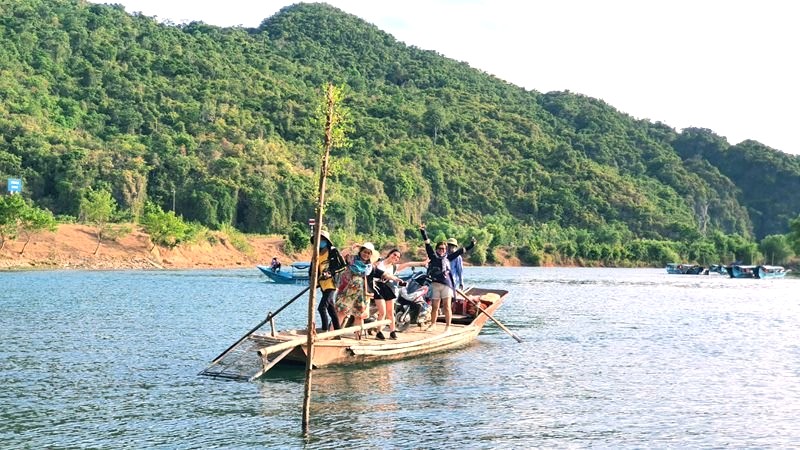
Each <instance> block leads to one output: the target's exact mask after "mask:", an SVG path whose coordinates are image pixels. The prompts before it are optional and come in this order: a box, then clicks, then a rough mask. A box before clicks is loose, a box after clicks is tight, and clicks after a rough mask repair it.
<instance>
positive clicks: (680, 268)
mask: <svg viewBox="0 0 800 450" xmlns="http://www.w3.org/2000/svg"><path fill="white" fill-rule="evenodd" d="M704 272H705V268H704V267H703V266H700V265H697V264H678V263H667V273H670V274H674V275H700V274H702V273H704Z"/></svg>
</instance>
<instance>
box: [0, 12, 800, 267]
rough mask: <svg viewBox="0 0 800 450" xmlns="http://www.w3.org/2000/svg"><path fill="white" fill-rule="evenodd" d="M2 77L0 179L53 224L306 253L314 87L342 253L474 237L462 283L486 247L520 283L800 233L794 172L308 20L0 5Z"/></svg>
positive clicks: (786, 163) (352, 25)
mask: <svg viewBox="0 0 800 450" xmlns="http://www.w3.org/2000/svg"><path fill="white" fill-rule="evenodd" d="M532 57H535V54H534V55H532ZM0 69H2V70H0V98H2V101H1V102H0V180H5V178H7V177H9V176H15V177H17V176H18V177H21V178H23V179H24V182H25V184H24V187H25V191H24V195H26V196H27V197H28V198H30V199H32V200H33V201H34V202H35V203H36V204H37V205H39V206H41V207H44V208H47V209H49V210H51V211H52V212H53V213H55V214H57V215H70V216H77V215H78V208H79V204H80V200H81V198H83V197H84V196H85V195H86V193H87V191H88V190H89V189H90V188H92V189H95V190H97V189H106V190H109V191H110V192H111V193H112V194H113V196H114V198H115V199H116V200H117V203H118V204H119V205H120V207H121V209H122V210H123V211H125V214H126V215H127V217H122V218H121V219H126V218H127V219H133V220H136V219H137V218H138V216H139V215H140V214H141V212H142V210H143V207H144V204H145V202H146V201H152V202H154V203H156V204H158V205H159V206H161V207H162V208H163V209H164V210H171V209H172V208H173V204H174V208H175V211H176V213H178V214H179V215H181V216H182V217H183V218H184V219H185V220H188V221H194V222H197V223H199V224H202V225H205V226H207V227H210V228H220V227H223V226H226V225H233V226H234V227H236V228H238V229H239V230H241V231H244V232H250V233H282V234H290V233H291V232H292V230H294V231H295V232H300V231H303V232H304V231H305V229H306V227H305V222H306V220H307V219H308V218H309V217H312V215H313V211H314V202H315V188H316V182H317V170H318V165H319V159H320V158H319V155H320V141H321V138H322V136H321V132H322V126H321V124H320V123H319V122H318V119H317V117H318V115H317V113H316V108H317V105H318V104H319V102H320V99H321V86H322V85H323V84H324V83H326V82H329V81H330V82H333V83H334V84H336V85H339V86H343V87H345V88H346V92H347V99H346V100H347V107H348V108H349V110H350V111H351V115H352V120H353V125H354V129H353V130H352V132H350V134H349V139H350V141H351V142H352V146H351V147H350V148H348V149H346V150H335V151H334V152H333V154H332V157H333V170H332V173H331V178H330V183H329V193H328V197H327V200H328V203H327V207H326V222H327V224H328V226H329V227H330V228H331V229H332V230H333V231H334V235H335V236H338V237H339V238H341V239H345V238H347V239H349V238H355V237H369V238H370V239H373V240H376V241H378V242H384V241H397V240H402V239H405V238H413V239H416V234H415V231H414V230H415V228H416V226H417V225H418V224H419V223H421V222H426V223H428V224H429V229H431V230H433V231H434V232H435V234H439V235H448V236H453V235H454V236H456V237H459V238H461V239H464V238H466V237H468V236H470V235H476V236H477V237H478V238H479V241H480V242H481V245H480V246H479V251H478V252H477V253H476V254H475V255H474V258H476V262H483V261H484V260H486V259H488V260H490V261H491V260H492V258H493V254H494V253H493V252H494V251H495V250H496V249H500V248H502V249H507V250H509V251H512V252H514V253H515V254H517V255H519V256H520V257H521V258H522V259H523V260H524V261H525V262H529V263H533V264H536V263H541V262H543V261H544V260H550V261H556V262H558V261H567V260H595V261H602V262H605V263H608V264H633V263H639V262H647V263H655V262H663V261H664V260H668V259H677V258H682V259H683V258H689V259H695V260H698V261H701V260H708V261H706V262H709V263H710V262H717V260H718V259H719V260H721V259H723V258H731V257H732V256H734V255H736V256H738V255H741V254H744V253H748V252H749V253H751V254H752V246H753V244H752V240H753V239H761V238H763V237H764V236H766V235H769V234H783V233H786V232H788V230H789V223H788V221H789V220H790V219H792V218H795V217H798V214H800V198H798V196H792V195H789V194H787V192H796V191H797V185H798V184H800V158H798V157H796V156H789V155H786V154H784V153H781V152H779V151H777V150H774V149H770V148H767V147H765V146H763V145H761V144H759V143H757V142H752V141H747V142H744V143H742V144H740V145H737V146H730V145H729V144H728V143H727V142H726V141H725V140H724V139H722V138H720V137H718V136H716V135H714V133H713V132H711V131H709V130H703V129H689V130H685V131H684V132H682V133H678V132H676V130H674V129H673V128H671V127H669V126H668V125H665V124H662V123H652V122H649V121H643V120H636V119H634V118H632V117H630V116H629V115H627V114H624V113H622V112H620V111H617V110H616V109H614V108H613V107H612V106H610V105H608V104H606V103H604V102H602V101H600V100H596V99H593V98H589V97H586V96H582V95H576V94H573V93H570V92H551V93H546V94H542V93H538V92H535V91H527V90H525V89H522V88H519V87H517V86H513V85H511V84H509V83H506V82H504V81H501V80H499V79H497V78H494V77H492V76H490V75H487V74H485V73H483V72H481V71H478V70H475V69H472V68H470V67H469V66H468V65H466V64H464V63H459V62H456V61H453V60H449V59H447V58H444V57H442V56H441V55H438V54H436V53H435V52H432V51H424V50H420V49H418V48H414V47H408V46H406V45H404V44H402V43H400V42H398V41H397V40H395V39H394V38H393V37H391V36H390V35H388V34H386V33H384V32H382V31H381V30H379V29H378V28H376V27H375V26H372V25H370V24H367V23H365V22H364V21H362V20H361V19H359V18H357V17H355V16H352V15H349V14H346V13H344V12H342V11H340V10H338V9H335V8H332V7H330V6H327V5H324V4H299V5H295V6H291V7H288V8H285V9H283V10H282V11H280V12H279V13H278V14H276V15H275V16H273V17H270V18H268V19H266V20H264V21H263V22H262V24H261V25H260V26H259V27H258V28H257V29H243V28H219V27H214V26H209V25H205V24H202V23H191V24H188V25H179V26H175V25H163V24H159V23H158V22H156V21H155V20H154V19H152V18H148V17H145V16H141V15H131V14H129V13H126V12H125V10H124V9H123V8H122V7H119V6H106V5H95V4H91V3H87V2H85V1H79V0H72V1H68V0H47V1H45V0H10V1H5V2H3V3H2V4H0ZM701 262H703V261H701Z"/></svg>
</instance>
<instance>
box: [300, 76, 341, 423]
mask: <svg viewBox="0 0 800 450" xmlns="http://www.w3.org/2000/svg"><path fill="white" fill-rule="evenodd" d="M325 105H326V109H325V143H324V147H325V151H324V153H323V155H322V167H321V168H320V170H319V203H318V204H317V217H316V219H315V222H314V223H315V225H316V226H315V227H314V239H313V242H312V245H313V247H314V249H313V253H312V255H311V278H310V279H309V280H308V284H309V286H310V295H309V296H308V328H307V330H308V332H307V335H308V340H307V341H306V345H307V347H308V357H307V358H306V384H305V392H304V394H303V434H305V435H308V433H309V422H310V415H311V414H310V410H311V371H312V370H313V368H314V337H315V335H316V327H315V325H314V306H315V304H316V294H317V279H318V278H319V274H318V271H319V264H317V260H318V259H319V240H320V237H321V236H320V233H321V232H322V216H323V214H322V213H323V208H324V206H325V184H326V180H327V177H328V160H329V159H330V155H331V147H332V146H333V125H334V124H333V121H334V116H333V113H334V107H335V95H334V88H333V85H332V84H330V83H328V85H327V87H326V90H325ZM325 331H327V330H325Z"/></svg>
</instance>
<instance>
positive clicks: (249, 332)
mask: <svg viewBox="0 0 800 450" xmlns="http://www.w3.org/2000/svg"><path fill="white" fill-rule="evenodd" d="M308 289H309V288H305V289H303V290H302V291H300V292H299V293H298V294H297V295H295V296H294V297H292V299H291V300H289V301H288V302H286V304H284V305H283V306H281V307H280V308H278V310H277V311H275V312H274V313H269V314H267V318H266V319H264V320H262V321H261V323H259V324H258V325H256V326H255V327H253V329H252V330H250V331H248V332H247V334H245V335H244V336H242V337H241V339H239V340H238V341H236V342H234V343H233V345H231V346H230V347H228V348H227V349H226V350H225V351H224V352H222V353H220V355H219V356H217V357H216V358H214V360H213V361H211V364H210V365H209V366H208V367H211V366H213V365H214V364H216V363H218V362H219V361H220V360H221V359H222V358H223V357H224V356H225V355H227V354H228V353H229V352H230V351H231V350H233V349H234V348H236V346H237V345H239V344H240V343H241V342H242V341H243V340H245V339H247V338H248V337H250V335H251V334H253V333H255V332H256V331H258V329H259V328H261V327H262V326H263V325H264V324H265V323H267V322H269V321H270V319H272V318H273V317H275V316H276V315H278V313H279V312H281V311H283V309H284V308H286V307H287V306H289V305H291V304H292V302H294V301H295V300H297V299H298V298H300V296H301V295H303V294H305V293H306V292H307V291H308ZM206 370H208V368H206Z"/></svg>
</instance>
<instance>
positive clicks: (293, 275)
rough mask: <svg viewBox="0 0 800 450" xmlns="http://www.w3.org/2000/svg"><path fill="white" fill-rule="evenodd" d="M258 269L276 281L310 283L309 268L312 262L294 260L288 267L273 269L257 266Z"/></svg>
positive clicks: (282, 282)
mask: <svg viewBox="0 0 800 450" xmlns="http://www.w3.org/2000/svg"><path fill="white" fill-rule="evenodd" d="M256 267H257V268H258V270H260V271H261V273H263V274H264V275H266V276H267V278H269V279H270V280H272V281H273V282H275V283H281V284H308V268H309V267H311V263H310V262H298V261H296V262H293V263H291V264H290V265H289V267H288V268H282V269H281V270H272V268H271V267H269V266H256Z"/></svg>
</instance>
